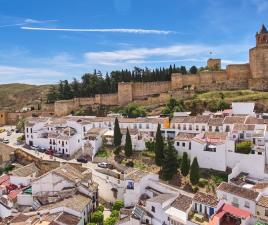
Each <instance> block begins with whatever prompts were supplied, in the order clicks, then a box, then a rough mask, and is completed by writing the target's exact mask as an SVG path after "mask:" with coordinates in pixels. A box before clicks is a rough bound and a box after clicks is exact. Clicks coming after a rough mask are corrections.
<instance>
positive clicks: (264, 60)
mask: <svg viewBox="0 0 268 225" xmlns="http://www.w3.org/2000/svg"><path fill="white" fill-rule="evenodd" d="M249 63H250V71H251V80H250V83H249V86H250V88H252V89H256V90H268V31H267V29H266V27H265V26H264V25H262V27H261V29H260V31H259V32H257V33H256V47H255V48H252V49H250V50H249Z"/></svg>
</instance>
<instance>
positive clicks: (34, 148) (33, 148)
mask: <svg viewBox="0 0 268 225" xmlns="http://www.w3.org/2000/svg"><path fill="white" fill-rule="evenodd" d="M31 149H32V150H35V151H36V150H38V149H39V148H38V146H35V145H33V146H31Z"/></svg>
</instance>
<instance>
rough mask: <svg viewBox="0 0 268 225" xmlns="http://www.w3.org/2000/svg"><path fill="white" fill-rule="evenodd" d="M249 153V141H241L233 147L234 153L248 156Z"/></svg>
mask: <svg viewBox="0 0 268 225" xmlns="http://www.w3.org/2000/svg"><path fill="white" fill-rule="evenodd" d="M250 151H251V142H250V141H242V142H240V143H237V144H236V146H235V152H237V153H242V154H249V153H250Z"/></svg>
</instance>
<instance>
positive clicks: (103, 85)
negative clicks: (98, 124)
mask: <svg viewBox="0 0 268 225" xmlns="http://www.w3.org/2000/svg"><path fill="white" fill-rule="evenodd" d="M197 72H198V69H197V67H195V66H192V67H191V68H190V69H189V71H187V69H186V67H185V66H180V67H176V65H173V66H172V65H170V66H169V68H161V67H160V68H156V69H153V70H150V69H148V68H144V69H142V68H139V67H134V69H133V70H127V69H126V70H116V71H112V72H111V73H110V74H109V73H106V74H102V73H101V71H96V70H95V71H94V72H93V73H86V74H84V75H83V76H82V77H81V80H78V79H76V78H74V79H73V81H72V82H69V81H68V80H60V81H59V84H58V85H57V86H52V87H51V88H50V90H49V93H48V95H47V102H48V103H53V102H55V101H57V100H68V99H72V98H74V97H93V96H95V95H96V94H107V93H116V92H117V84H118V83H120V82H154V81H170V80H171V74H172V73H182V74H185V75H186V74H195V73H197Z"/></svg>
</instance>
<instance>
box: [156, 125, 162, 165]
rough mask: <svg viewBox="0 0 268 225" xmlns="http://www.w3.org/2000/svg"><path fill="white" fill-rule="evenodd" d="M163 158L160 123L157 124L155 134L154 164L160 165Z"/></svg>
mask: <svg viewBox="0 0 268 225" xmlns="http://www.w3.org/2000/svg"><path fill="white" fill-rule="evenodd" d="M163 159H164V141H163V137H162V134H161V129H160V124H158V126H157V131H156V136H155V164H156V165H157V166H162V163H163Z"/></svg>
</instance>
